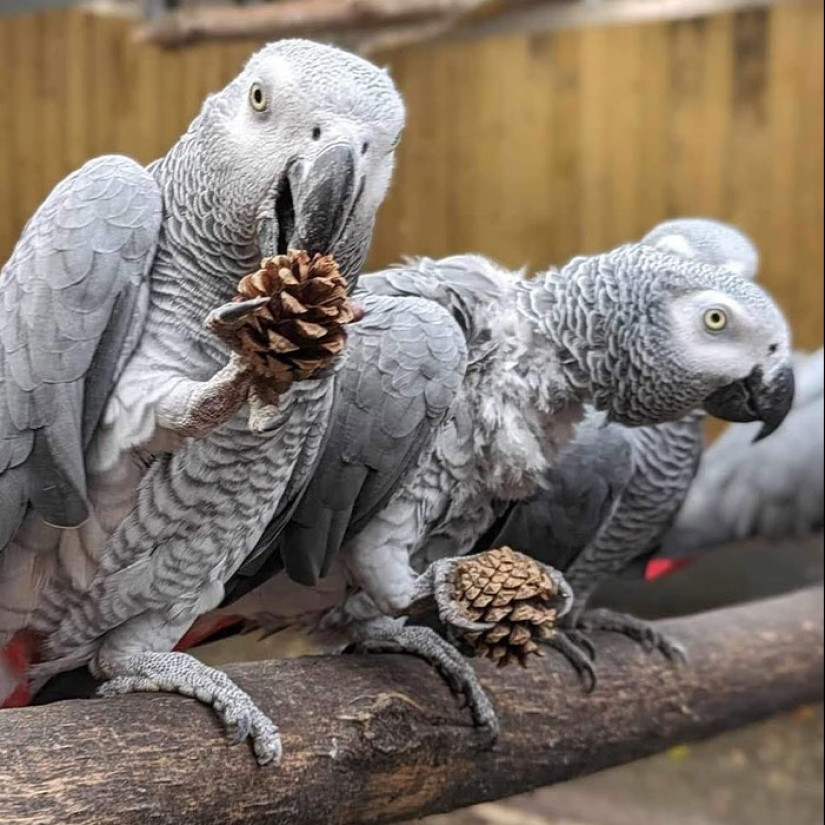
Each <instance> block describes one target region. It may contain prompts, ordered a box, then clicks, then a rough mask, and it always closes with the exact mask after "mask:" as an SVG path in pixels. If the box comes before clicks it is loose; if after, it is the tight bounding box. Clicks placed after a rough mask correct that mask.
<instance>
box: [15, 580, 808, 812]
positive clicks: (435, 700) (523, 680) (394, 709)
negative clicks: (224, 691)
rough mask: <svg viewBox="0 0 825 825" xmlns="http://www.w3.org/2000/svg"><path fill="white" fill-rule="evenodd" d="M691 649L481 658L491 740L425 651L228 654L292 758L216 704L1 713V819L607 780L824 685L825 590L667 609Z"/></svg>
mask: <svg viewBox="0 0 825 825" xmlns="http://www.w3.org/2000/svg"><path fill="white" fill-rule="evenodd" d="M661 627H662V628H663V629H665V630H666V631H667V632H668V633H670V634H672V635H673V636H675V637H676V638H678V639H679V640H681V641H683V642H684V643H686V644H687V645H688V648H689V650H690V655H691V664H690V665H689V666H688V667H684V668H681V669H673V668H671V667H669V666H668V665H667V664H665V663H664V662H662V661H661V660H660V659H659V658H658V657H650V658H648V657H647V656H645V655H644V654H643V653H642V652H641V651H640V650H639V649H638V648H637V647H635V646H634V645H633V644H632V643H630V642H628V641H627V640H625V639H622V638H618V637H615V636H596V637H595V638H596V643H597V647H598V656H599V665H600V674H601V682H600V685H599V687H598V688H597V690H596V692H595V693H593V694H592V695H590V696H586V695H583V694H582V692H581V689H580V687H579V685H578V682H577V681H576V678H575V676H574V675H573V673H572V672H571V670H570V668H569V666H568V665H567V664H566V663H565V662H564V661H563V660H562V659H561V658H559V657H558V656H557V655H555V654H552V653H548V655H547V656H546V657H545V658H544V659H540V660H535V661H534V662H533V663H532V664H531V667H530V668H529V669H528V670H526V671H525V670H521V669H520V668H517V667H513V668H507V669H504V670H495V669H494V668H493V667H491V666H489V663H486V662H485V663H480V664H479V671H480V674H481V677H482V680H483V681H484V683H485V685H486V687H488V688H489V690H490V692H491V694H492V696H493V699H494V702H495V704H496V707H497V709H498V712H499V716H500V720H501V723H502V731H503V733H502V738H501V740H500V742H499V744H498V745H497V746H496V748H495V749H494V750H492V751H486V752H485V751H481V750H479V749H478V747H477V745H476V735H475V732H474V731H473V729H472V727H471V726H470V722H469V718H468V714H467V712H466V711H462V710H460V709H459V708H458V706H457V703H456V700H455V699H454V697H452V696H451V695H450V693H449V691H448V690H447V688H446V686H445V685H444V683H443V682H442V681H441V680H440V679H439V678H438V676H436V675H435V674H434V673H433V672H432V671H431V670H430V669H429V668H428V667H427V666H426V665H425V664H424V663H423V662H420V661H418V660H416V659H414V658H410V657H400V656H339V657H319V658H304V659H299V660H292V661H281V662H273V661H268V662H255V663H247V664H239V665H233V666H229V667H227V672H228V673H229V674H230V675H231V676H232V677H233V678H234V679H235V680H236V681H237V682H238V683H239V684H240V685H241V686H242V687H243V688H244V689H246V690H248V691H249V693H250V694H251V695H252V697H253V699H255V701H257V702H258V703H259V706H260V707H261V708H262V709H263V710H264V711H265V712H269V713H271V714H272V716H273V718H274V719H276V721H278V722H279V723H280V724H281V728H282V733H283V738H284V748H285V757H284V762H283V765H282V766H281V767H280V768H259V767H258V766H257V765H256V764H255V761H254V758H253V756H252V754H251V751H250V749H249V747H248V746H247V745H241V746H238V747H235V748H229V747H228V746H227V745H226V743H225V741H224V738H223V731H222V730H221V729H220V727H219V725H218V723H217V721H216V719H215V718H214V716H213V714H212V713H211V711H209V710H208V709H207V708H205V707H203V706H201V705H199V704H198V703H197V702H195V701H193V700H189V699H184V698H181V697H175V696H166V695H137V696H129V697H123V698H117V699H108V700H86V701H71V702H58V703H56V704H53V705H48V706H44V707H37V708H24V709H20V710H7V711H3V712H0V787H2V788H3V792H2V794H0V822H2V823H4V825H19V823H56V822H59V823H65V825H70V823H87V824H88V825H100V824H101V823H119V824H122V825H130V823H135V824H136V823H141V824H142V823H146V822H152V823H180V822H186V823H192V825H200V824H201V823H222V825H253V823H254V825H264V823H272V822H279V823H290V825H318V824H319V823H325V824H326V823H329V824H330V825H347V824H351V825H355V823H365V825H366V824H367V823H386V822H395V821H399V820H404V819H410V818H417V817H421V816H425V815H427V814H432V813H438V812H442V811H446V810H451V809H454V808H458V807H463V806H466V805H470V804H474V803H478V802H483V801H487V800H491V799H497V798H501V797H504V796H510V795H513V794H516V793H520V792H523V791H527V790H530V789H532V788H536V787H539V786H542V785H548V784H551V783H554V782H559V781H562V780H565V779H570V778H572V777H575V776H579V775H582V774H586V773H593V772H595V771H599V770H602V769H604V768H607V767H611V766H613V765H619V764H622V763H625V762H629V761H631V760H633V759H638V758H641V757H643V756H647V755H649V754H652V753H656V752H657V751H661V750H663V749H665V748H667V747H670V746H672V745H674V744H677V743H680V742H684V741H687V740H693V739H699V738H702V737H706V736H710V735H713V734H716V733H720V732H721V731H723V730H726V729H730V728H735V727H738V726H740V725H744V724H746V723H747V722H750V721H753V720H755V719H759V718H761V717H764V716H768V715H770V714H773V713H776V712H778V711H782V710H786V709H789V708H792V707H794V706H796V705H799V704H802V703H807V702H813V701H818V700H820V699H821V698H822V693H823V589H822V587H821V586H818V587H812V588H808V589H805V590H800V591H797V592H796V593H792V594H790V595H787V596H782V597H779V598H774V599H768V600H764V601H760V602H753V603H751V604H748V605H744V606H739V607H732V608H726V609H724V610H720V611H716V612H712V613H703V614H701V615H697V616H694V617H690V618H685V619H677V620H671V621H667V622H662V623H661Z"/></svg>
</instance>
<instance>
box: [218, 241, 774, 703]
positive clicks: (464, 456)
mask: <svg viewBox="0 0 825 825" xmlns="http://www.w3.org/2000/svg"><path fill="white" fill-rule="evenodd" d="M361 283H362V287H363V289H364V290H365V291H366V292H367V293H371V294H373V295H382V296H387V297H395V298H397V299H406V300H409V299H410V298H413V297H417V298H419V299H420V298H425V299H426V300H429V301H433V302H435V303H437V304H439V305H440V306H441V307H443V308H444V309H446V310H448V311H449V313H450V315H451V316H452V318H451V321H450V323H451V324H452V325H453V326H454V328H455V329H456V330H457V331H460V332H461V334H462V335H463V337H464V339H465V341H466V346H467V367H466V370H465V371H464V375H463V378H462V381H461V385H460V387H459V390H458V392H457V394H456V397H455V400H454V402H453V405H452V407H451V411H450V415H449V416H448V417H447V418H446V419H445V420H444V422H443V424H442V425H441V426H440V427H439V428H438V431H437V433H436V435H435V439H434V441H433V443H432V446H431V447H430V448H429V449H426V450H424V451H422V453H421V455H420V457H419V459H418V461H417V462H416V464H415V466H414V467H411V468H410V469H409V470H408V471H407V472H406V473H404V472H403V471H402V468H403V467H407V466H409V465H410V463H411V462H408V461H401V460H400V456H401V455H402V454H403V453H402V451H397V452H396V454H395V457H394V458H393V464H394V466H395V467H396V468H397V469H396V471H395V472H394V473H393V475H392V476H391V478H393V479H394V481H393V485H394V491H393V494H392V496H391V497H390V498H389V499H388V501H387V503H386V505H385V506H384V507H383V508H382V509H380V510H378V511H377V512H374V514H373V515H372V517H371V518H370V519H368V520H367V521H366V523H363V524H361V525H360V527H359V529H358V530H357V531H356V530H350V531H349V533H348V531H347V529H338V530H333V531H324V530H322V531H321V532H322V533H323V536H322V539H323V541H322V542H321V546H320V555H321V557H322V558H323V559H325V560H328V559H329V558H330V557H331V556H333V557H334V556H335V555H336V552H337V550H338V548H337V547H336V546H335V545H337V544H340V554H339V557H338V561H337V564H335V565H333V569H332V570H331V572H330V577H334V578H335V579H336V580H338V581H341V580H343V581H346V582H348V583H349V585H350V587H355V588H358V589H360V590H361V591H363V592H361V593H356V594H355V595H354V596H353V597H352V598H350V599H349V600H348V601H347V602H346V603H345V604H344V605H342V606H341V605H339V607H337V608H336V609H334V610H332V611H331V612H329V613H327V614H326V615H325V616H324V617H323V619H322V620H321V622H320V626H321V628H322V629H323V630H324V631H330V630H333V629H339V630H343V631H344V634H345V636H346V634H347V633H349V634H350V638H352V636H353V635H354V636H355V637H357V638H358V637H360V638H363V636H364V634H365V633H367V630H366V629H365V628H368V625H369V623H370V622H371V621H376V620H377V619H378V617H379V616H380V615H381V614H383V615H388V616H403V615H405V614H406V613H408V612H409V609H410V607H411V606H412V605H413V604H414V603H416V601H417V600H419V599H421V598H424V597H427V596H428V595H432V593H433V583H434V578H433V576H436V577H437V576H440V574H441V572H442V571H443V567H444V565H443V563H444V562H445V560H446V561H447V562H449V560H450V558H452V557H455V556H460V555H462V554H464V553H467V552H469V551H470V550H471V549H472V548H473V546H474V545H475V544H476V542H477V541H478V539H479V537H480V536H481V535H483V534H484V532H485V531H486V530H487V529H488V528H489V527H490V526H491V525H492V524H493V523H494V522H495V520H496V518H497V517H498V516H500V515H501V512H502V509H503V508H504V507H505V506H506V502H507V501H508V500H513V499H522V498H526V497H529V496H530V495H531V494H533V493H534V492H535V490H536V489H537V488H538V487H539V486H540V485H541V483H542V481H543V478H544V477H545V473H546V472H547V471H548V468H550V467H555V466H556V462H557V461H558V460H560V457H561V456H562V455H563V451H564V449H565V447H566V445H567V444H568V443H569V442H570V440H571V438H572V437H573V434H574V432H575V425H576V423H577V422H578V420H579V419H580V418H581V416H582V414H583V411H584V404H585V403H586V402H588V401H593V402H595V403H596V404H597V405H598V406H599V407H600V408H601V412H602V414H603V415H604V416H605V417H606V419H607V420H608V421H615V422H621V423H623V424H626V425H631V426H639V425H643V424H649V423H663V422H667V421H670V420H673V419H679V418H682V417H684V415H685V414H687V413H688V412H689V411H690V410H692V409H695V408H696V407H701V406H702V405H703V403H705V400H706V399H708V398H712V397H714V396H715V395H716V393H718V392H719V391H720V389H721V388H724V387H726V386H729V385H736V384H738V383H741V382H742V381H743V380H744V379H745V378H746V377H747V376H750V375H751V373H752V372H753V370H754V369H755V368H756V366H757V365H761V367H760V369H764V374H765V376H766V377H767V380H768V381H769V382H770V381H772V380H774V379H776V378H778V377H779V376H784V375H785V374H786V371H787V368H788V367H787V365H788V355H789V345H788V333H787V327H786V325H785V322H784V319H783V318H782V316H781V314H780V313H779V311H778V310H777V308H776V306H775V305H774V304H773V302H772V301H771V300H770V299H769V298H768V297H767V296H766V295H765V294H764V292H763V291H762V290H760V289H759V288H758V287H756V286H755V285H753V284H751V283H749V282H748V281H746V280H745V279H743V278H742V277H741V276H739V275H736V274H733V273H730V272H727V271H724V270H722V269H720V268H719V267H714V266H710V265H707V264H704V263H701V262H698V261H694V260H686V259H685V258H684V257H676V256H674V255H671V254H666V253H663V252H662V251H660V250H658V249H656V248H655V247H651V246H647V245H628V246H625V247H620V248H619V249H617V250H613V251H612V252H609V253H605V254H604V255H599V256H592V257H589V258H577V259H574V260H573V261H571V262H570V264H568V265H567V266H566V267H564V268H563V269H562V270H561V271H558V272H557V271H550V272H548V273H545V274H544V275H542V276H540V277H539V278H536V279H535V280H533V281H525V280H524V279H523V278H522V277H521V276H520V275H518V274H516V273H510V272H506V271H504V270H501V269H499V268H497V267H496V266H495V265H493V264H492V263H490V262H489V261H487V260H486V259H483V258H480V257H473V256H457V257H454V258H449V259H445V260H443V261H430V260H420V261H413V262H410V263H408V264H406V265H404V266H402V267H399V268H397V269H392V270H387V271H385V272H382V273H377V274H374V275H370V276H366V277H364V278H363V279H362V282H361ZM720 303H721V304H722V305H724V306H725V307H726V308H727V311H728V312H729V313H730V319H731V325H732V326H733V327H735V334H729V335H722V336H713V335H709V334H708V333H707V332H705V331H704V330H703V328H702V325H701V319H702V318H703V317H704V316H703V313H705V312H706V311H707V307H716V306H718V305H719V304H720ZM351 344H352V346H351V348H350V353H349V357H353V353H354V352H355V351H356V348H357V346H358V344H357V343H356V339H355V337H353V341H352V342H351ZM772 344H773V345H775V347H771V346H769V345H772ZM691 348H693V349H692V350H691V351H690V352H688V351H687V350H689V349H691ZM693 350H701V352H695V351H693ZM714 356H722V357H717V358H715V357H714ZM347 376H349V380H353V379H354V377H357V376H358V371H357V370H353V371H351V372H349V373H344V374H343V375H342V381H344V380H348V379H347ZM391 391H393V390H392V388H387V389H384V390H382V392H391ZM753 391H754V392H757V391H756V390H753ZM376 392H377V388H376ZM773 392H774V389H766V393H767V394H768V395H772V393H773ZM781 396H782V397H781V400H780V399H779V398H778V397H775V398H774V401H773V402H771V403H772V404H777V405H779V406H780V407H782V408H783V409H784V406H785V404H786V401H787V384H783V389H782V390H781ZM347 397H352V391H351V390H350V391H349V393H344V392H342V393H341V395H340V396H339V399H344V398H347ZM370 397H371V398H376V397H377V398H380V397H381V393H378V394H377V395H376V396H373V395H372V394H370ZM757 403H758V404H759V405H762V402H761V401H760V402H757ZM347 405H348V402H342V406H340V407H338V408H337V409H336V411H335V420H336V422H337V421H339V420H341V418H342V417H343V418H344V419H346V417H348V415H349V412H348V410H347ZM734 407H735V414H737V415H738V414H740V413H741V405H740V403H739V402H735V403H734ZM373 414H375V413H373ZM769 415H770V416H771V417H772V418H774V419H775V418H776V415H774V413H769ZM350 437H351V438H352V439H353V442H352V443H354V444H357V443H359V441H360V442H366V443H368V442H369V439H370V435H369V431H368V430H367V429H366V428H358V429H353V430H351V431H350ZM338 449H340V444H339V442H337V441H334V440H331V441H330V443H329V445H328V450H332V451H333V453H334V452H335V450H338ZM359 452H360V451H359V449H356V450H354V451H353V450H352V448H350V451H349V455H353V454H359ZM327 462H329V464H328V465H327ZM345 464H346V462H342V460H341V457H340V456H336V455H334V454H332V455H330V454H329V453H328V452H326V453H325V455H324V457H323V458H322V463H321V466H322V468H323V467H324V465H327V466H331V467H336V466H337V467H342V466H343V465H345ZM346 470H347V472H355V471H356V470H354V468H352V467H347V468H346ZM364 472H365V470H364V469H363V468H362V470H361V473H362V474H363V473H364ZM318 478H324V479H325V481H324V484H326V485H329V484H330V480H329V477H325V476H324V474H323V472H322V473H321V475H320V476H318ZM333 478H334V473H333ZM315 484H316V482H315V481H314V480H313V482H312V483H311V485H310V488H309V490H310V493H309V495H311V496H313V498H312V499H310V500H313V501H318V500H319V497H318V496H317V494H315V493H314V492H313V488H314V487H315ZM319 484H320V482H319ZM356 506H357V498H356ZM307 509H308V512H309V513H314V512H316V511H315V510H314V509H313V507H308V508H307ZM596 509H597V510H600V511H601V512H604V507H601V508H596ZM636 526H637V527H638V525H636ZM330 536H333V537H334V539H335V540H334V542H333V544H332V546H331V545H330V544H329V543H328V538H329V537H330ZM325 565H326V562H325ZM323 569H326V566H324V567H318V566H316V567H315V570H319V571H320V570H323ZM433 571H435V572H433ZM275 591H277V593H278V596H277V598H275V597H273V598H272V599H267V598H266V596H265V592H266V588H263V589H262V590H258V591H257V592H254V593H251V594H249V595H248V596H247V597H246V598H245V599H242V600H241V601H239V602H238V603H236V604H232V605H230V606H228V607H227V608H226V610H227V611H228V612H231V613H240V614H241V615H252V616H254V617H255V618H256V619H257V620H258V621H261V620H263V621H265V622H266V623H267V624H270V625H271V626H275V625H278V624H280V623H281V622H282V621H287V622H288V621H290V620H291V619H290V618H288V616H295V615H298V614H300V615H301V616H302V621H304V620H306V619H307V616H306V613H304V612H302V611H301V610H292V609H291V608H290V606H289V604H288V602H289V597H288V595H287V594H286V593H285V591H288V587H286V588H285V586H284V583H283V581H282V580H281V581H280V582H279V583H275V584H273V592H275ZM338 592H339V593H340V592H341V591H338ZM335 598H336V597H335V595H334V594H332V599H333V604H334V603H335ZM338 600H339V601H340V596H339V597H338ZM439 607H440V608H441V610H442V618H443V617H444V616H445V615H449V606H446V607H445V605H443V604H439ZM279 616H280V618H279ZM381 632H382V634H384V635H383V638H384V639H385V640H386V632H385V630H384V629H382V631H381ZM394 632H401V631H400V629H396V631H394ZM441 664H442V666H443V663H441ZM459 683H460V682H459ZM468 690H469V689H468Z"/></svg>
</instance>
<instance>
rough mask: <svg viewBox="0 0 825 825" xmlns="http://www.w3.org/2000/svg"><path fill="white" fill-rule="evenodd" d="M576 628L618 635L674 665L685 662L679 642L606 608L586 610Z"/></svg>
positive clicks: (627, 616)
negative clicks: (656, 652)
mask: <svg viewBox="0 0 825 825" xmlns="http://www.w3.org/2000/svg"><path fill="white" fill-rule="evenodd" d="M578 626H579V628H581V629H582V630H602V631H605V632H607V633H620V634H622V635H623V636H627V638H628V639H632V640H633V641H634V642H636V643H637V644H638V645H640V646H641V648H642V650H644V651H645V652H646V653H653V652H654V651H658V652H659V653H661V654H662V655H663V656H664V657H665V658H666V659H667V660H668V661H669V662H673V663H674V664H685V663H686V662H687V651H686V650H685V648H684V647H683V646H682V645H681V644H679V642H677V641H676V640H675V639H670V638H668V637H667V636H666V635H665V634H664V633H661V632H660V631H659V630H657V629H656V628H655V627H654V626H653V625H652V624H650V622H646V621H644V619H637V618H636V617H635V616H631V615H630V614H628V613H616V612H614V611H613V610H608V609H607V608H599V609H597V610H588V611H586V612H585V613H584V614H583V615H582V617H581V619H580V621H579V625H578Z"/></svg>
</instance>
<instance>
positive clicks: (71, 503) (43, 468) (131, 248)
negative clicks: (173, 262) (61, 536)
mask: <svg viewBox="0 0 825 825" xmlns="http://www.w3.org/2000/svg"><path fill="white" fill-rule="evenodd" d="M160 219H161V198H160V193H159V191H158V189H157V186H156V184H155V182H154V181H153V179H152V178H151V177H150V175H149V174H148V173H147V172H146V170H145V169H143V168H142V167H140V166H138V164H136V163H135V162H134V161H131V160H129V159H128V158H123V157H116V156H109V157H102V158H98V159H96V160H93V161H90V162H89V163H87V164H86V165H85V166H84V167H82V168H81V169H80V170H78V171H77V172H75V173H74V174H73V175H70V176H69V177H68V178H66V180H64V181H63V182H62V183H61V184H60V185H59V186H57V187H56V188H55V190H54V191H53V192H52V193H51V195H50V196H49V197H48V198H47V199H46V201H45V202H44V203H43V205H42V206H41V207H40V209H39V210H38V211H37V212H36V213H35V215H34V216H33V217H32V219H31V220H30V221H29V223H28V224H27V226H26V228H25V229H24V231H23V235H22V237H21V239H20V241H19V243H18V245H17V247H16V249H15V251H14V254H13V255H12V257H11V259H10V260H9V262H8V263H7V264H6V266H5V267H4V269H3V273H2V275H0V300H2V312H1V313H0V548H3V547H5V546H6V545H7V544H8V542H9V541H10V539H11V536H12V535H13V534H14V532H15V531H16V530H17V528H18V526H19V525H20V522H21V520H22V518H23V516H24V514H25V512H26V509H27V507H29V506H32V507H34V509H35V510H37V511H38V512H39V513H40V515H41V516H42V517H43V518H44V520H46V521H47V522H49V523H51V524H55V525H58V526H62V527H75V526H77V525H78V524H80V523H81V522H82V521H83V520H84V519H85V518H86V516H87V514H88V506H87V501H86V475H85V466H84V452H85V450H86V448H87V447H88V445H89V442H90V440H91V437H92V434H93V433H94V430H95V428H96V426H97V424H98V422H99V420H100V416H101V414H102V412H103V408H104V405H105V403H106V401H107V399H108V397H109V394H110V392H111V390H112V387H113V386H114V384H115V382H116V380H117V377H118V374H119V371H120V370H121V369H122V366H123V364H124V362H125V359H126V358H127V357H128V355H129V353H130V351H131V349H133V348H134V345H135V343H136V341H137V338H138V336H139V334H140V331H141V329H142V327H143V323H144V320H145V317H146V300H147V295H148V283H147V273H148V271H149V267H150V265H151V262H152V258H153V255H154V251H155V248H156V246H157V242H158V233H159V228H160Z"/></svg>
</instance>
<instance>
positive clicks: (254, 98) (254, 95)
mask: <svg viewBox="0 0 825 825" xmlns="http://www.w3.org/2000/svg"><path fill="white" fill-rule="evenodd" d="M249 105H250V106H251V107H252V108H253V109H254V110H255V111H256V112H263V110H264V109H266V92H265V91H264V87H263V86H262V85H261V84H260V83H253V84H252V85H251V86H250V87H249Z"/></svg>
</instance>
